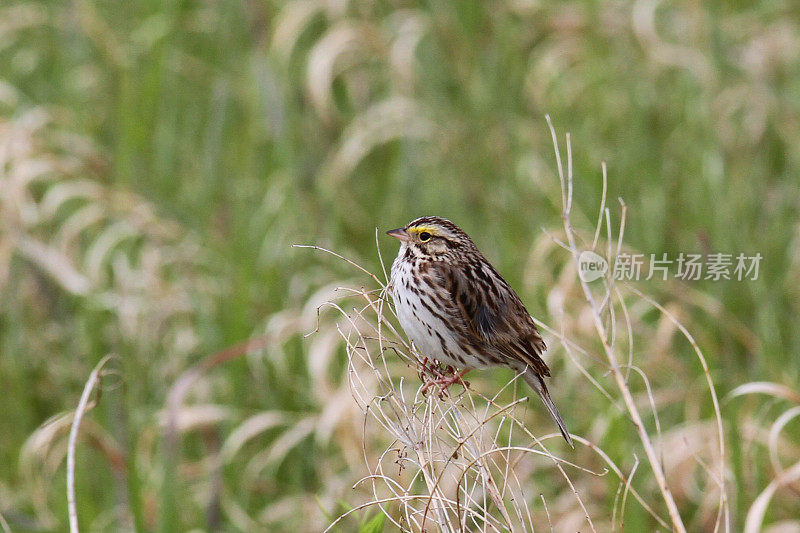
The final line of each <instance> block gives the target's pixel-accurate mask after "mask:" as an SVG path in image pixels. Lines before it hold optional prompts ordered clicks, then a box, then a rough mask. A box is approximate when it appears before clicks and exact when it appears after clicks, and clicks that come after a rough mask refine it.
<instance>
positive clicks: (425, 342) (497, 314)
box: [386, 216, 574, 447]
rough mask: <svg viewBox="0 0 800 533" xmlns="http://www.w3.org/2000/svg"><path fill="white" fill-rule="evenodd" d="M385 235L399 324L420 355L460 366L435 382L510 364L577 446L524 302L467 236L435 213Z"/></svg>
mask: <svg viewBox="0 0 800 533" xmlns="http://www.w3.org/2000/svg"><path fill="white" fill-rule="evenodd" d="M386 233H387V234H388V235H390V236H392V237H394V238H396V239H398V240H399V241H400V251H399V252H398V254H397V257H396V258H395V260H394V262H393V263H392V269H391V279H390V289H391V294H392V298H393V301H394V307H395V312H396V314H397V318H398V320H399V322H400V325H401V326H402V328H403V330H404V331H405V332H406V334H407V335H408V338H409V339H410V340H411V341H412V342H413V344H414V345H415V346H416V348H417V350H418V351H419V352H420V353H421V354H422V355H423V356H425V357H426V358H428V359H433V360H436V361H438V362H439V363H440V364H441V365H447V366H452V367H454V368H458V369H461V371H460V372H458V373H456V374H455V375H454V376H453V377H449V378H444V379H440V380H439V381H437V383H439V384H441V385H443V388H446V387H448V386H450V385H451V384H452V383H454V382H456V381H460V380H461V378H462V377H463V376H464V374H466V373H467V372H468V371H470V370H472V369H480V368H486V367H492V366H505V367H509V368H511V369H513V370H514V371H516V372H517V373H519V374H521V375H522V377H523V379H524V380H525V381H526V382H527V383H528V385H529V386H530V387H531V389H533V390H534V391H535V392H536V393H537V394H538V396H539V397H540V398H541V400H542V402H543V403H544V405H545V407H546V408H547V411H548V412H549V413H550V416H551V417H552V418H553V420H555V422H556V424H557V425H558V429H559V431H560V432H561V435H562V436H563V437H564V439H565V440H566V441H567V443H568V444H569V445H570V446H572V447H574V445H573V443H572V437H571V436H570V434H569V432H568V431H567V428H566V425H565V424H564V420H563V419H562V418H561V414H560V413H559V412H558V409H557V408H556V405H555V403H553V399H552V398H551V397H550V392H549V391H548V389H547V384H546V383H545V378H549V377H550V369H549V368H548V367H547V364H546V363H545V362H544V360H543V359H542V353H544V351H545V349H546V345H545V342H544V340H543V339H542V336H541V335H540V333H539V330H538V329H537V328H536V324H535V323H534V321H533V318H532V317H531V315H530V314H529V313H528V311H527V309H526V308H525V305H523V303H522V300H520V298H519V296H518V295H517V293H516V292H515V291H514V289H513V288H511V285H509V284H508V282H507V281H506V280H505V279H503V277H502V276H501V275H500V274H499V273H498V272H497V270H496V269H495V268H494V267H493V266H492V264H491V263H489V261H488V260H487V259H486V258H485V257H484V256H483V254H482V253H481V252H480V251H479V250H478V247H477V246H476V245H475V243H474V242H473V241H472V239H471V238H470V237H469V236H468V235H467V234H466V233H465V232H464V231H463V230H462V229H461V228H459V227H458V226H457V225H455V224H454V223H453V222H450V221H449V220H447V219H445V218H441V217H437V216H424V217H420V218H417V219H415V220H412V221H411V222H409V223H408V224H406V225H405V226H404V227H402V228H397V229H393V230H389V231H387V232H386Z"/></svg>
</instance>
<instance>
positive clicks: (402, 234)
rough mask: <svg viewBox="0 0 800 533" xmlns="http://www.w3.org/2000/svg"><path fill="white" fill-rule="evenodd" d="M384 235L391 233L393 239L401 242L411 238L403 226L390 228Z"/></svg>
mask: <svg viewBox="0 0 800 533" xmlns="http://www.w3.org/2000/svg"><path fill="white" fill-rule="evenodd" d="M386 235H391V236H392V237H394V238H395V239H397V240H399V241H403V242H408V241H410V240H411V235H409V234H408V232H407V231H406V230H405V228H397V229H390V230H389V231H387V232H386Z"/></svg>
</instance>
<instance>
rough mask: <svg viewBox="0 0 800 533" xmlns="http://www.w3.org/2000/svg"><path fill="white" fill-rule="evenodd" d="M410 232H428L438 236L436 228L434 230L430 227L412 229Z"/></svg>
mask: <svg viewBox="0 0 800 533" xmlns="http://www.w3.org/2000/svg"><path fill="white" fill-rule="evenodd" d="M408 231H413V232H414V233H417V234H419V233H422V232H423V231H427V232H428V233H430V234H431V235H436V228H432V227H430V226H417V227H415V228H410V229H409V230H408Z"/></svg>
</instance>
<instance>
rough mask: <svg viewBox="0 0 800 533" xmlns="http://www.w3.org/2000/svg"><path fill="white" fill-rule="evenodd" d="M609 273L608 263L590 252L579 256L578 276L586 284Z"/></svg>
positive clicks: (587, 251)
mask: <svg viewBox="0 0 800 533" xmlns="http://www.w3.org/2000/svg"><path fill="white" fill-rule="evenodd" d="M606 272H608V261H606V260H605V259H604V258H603V257H602V256H601V255H598V254H596V253H594V252H592V251H590V250H586V251H584V252H581V255H579V256H578V276H579V277H580V278H581V279H582V280H583V281H586V282H589V281H594V280H596V279H600V278H602V277H603V276H605V275H606Z"/></svg>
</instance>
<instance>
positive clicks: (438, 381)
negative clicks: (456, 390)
mask: <svg viewBox="0 0 800 533" xmlns="http://www.w3.org/2000/svg"><path fill="white" fill-rule="evenodd" d="M448 369H449V372H448V374H449V375H445V374H442V373H437V374H435V377H434V379H432V380H430V381H428V382H426V383H425V385H423V386H422V390H421V392H422V394H423V395H424V394H426V393H427V392H428V389H430V388H431V387H433V386H434V385H438V386H439V399H441V398H442V397H443V396H444V395H446V394H449V392H448V389H449V387H450V385H452V384H454V383H461V385H462V386H463V387H464V389H467V388H468V387H469V381H466V380H464V379H463V378H464V376H465V375H466V374H467V372H469V369H467V370H462V371H461V372H457V373H456V372H455V370H454V369H453V367H452V366H448V367H447V369H446V370H448Z"/></svg>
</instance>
